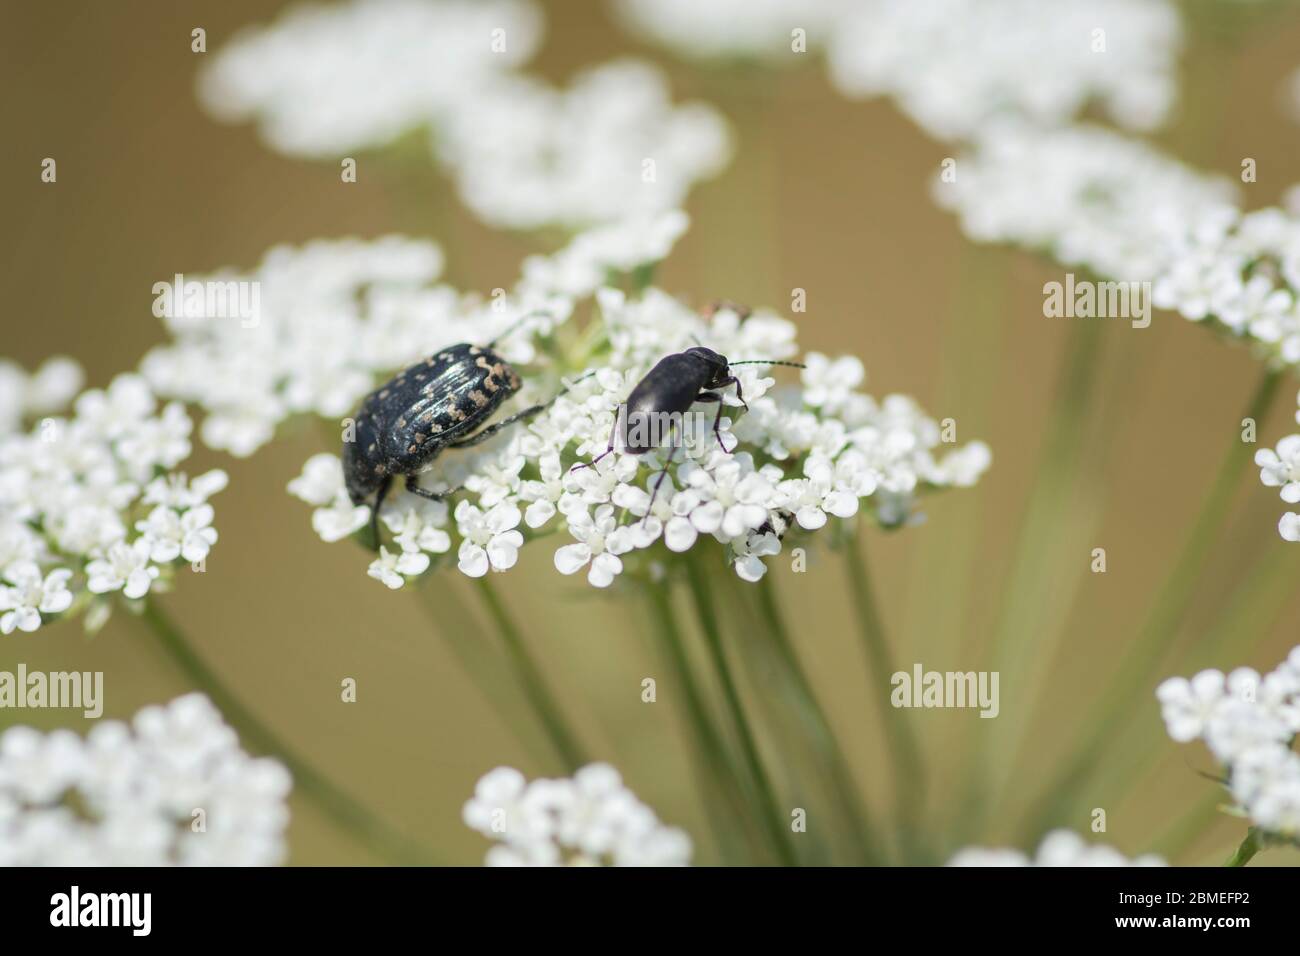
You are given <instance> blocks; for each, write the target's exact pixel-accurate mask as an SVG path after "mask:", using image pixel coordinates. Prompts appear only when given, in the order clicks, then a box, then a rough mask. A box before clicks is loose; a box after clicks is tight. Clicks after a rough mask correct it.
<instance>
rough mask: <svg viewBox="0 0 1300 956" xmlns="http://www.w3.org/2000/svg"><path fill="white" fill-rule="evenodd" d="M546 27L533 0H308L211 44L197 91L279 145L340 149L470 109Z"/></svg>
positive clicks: (221, 112) (314, 152) (212, 106)
mask: <svg viewBox="0 0 1300 956" xmlns="http://www.w3.org/2000/svg"><path fill="white" fill-rule="evenodd" d="M541 36H542V15H541V11H540V9H539V8H538V6H537V5H536V4H535V3H532V2H531V0H351V2H345V3H339V4H328V5H327V4H316V3H313V4H300V5H298V6H295V7H291V8H290V9H289V10H288V11H286V12H285V13H284V14H283V15H282V16H281V17H280V18H279V19H278V20H277V21H276V22H275V24H274V25H272V26H267V27H257V28H252V29H246V30H244V31H243V32H241V33H239V34H237V35H236V36H235V37H234V38H233V39H232V40H231V41H230V42H229V43H228V44H226V45H225V46H223V47H222V48H221V49H220V50H218V51H215V52H214V53H212V54H211V55H210V56H209V57H208V58H207V61H208V62H207V63H206V65H205V68H204V69H203V70H202V71H201V72H200V74H199V94H200V99H201V101H202V102H203V104H204V106H205V107H207V109H208V110H209V112H211V113H212V114H213V115H214V116H216V117H218V118H220V119H223V120H227V121H232V122H233V121H244V120H250V119H256V120H257V121H258V123H259V125H260V128H261V133H262V136H263V137H264V138H265V139H266V141H267V142H268V143H269V144H270V145H271V146H272V148H274V149H276V150H279V151H281V152H285V153H290V154H294V155H301V156H311V157H320V158H329V159H337V158H338V157H340V156H342V155H345V154H347V153H348V152H349V151H351V150H355V149H364V148H367V147H375V146H382V145H384V144H386V143H388V142H390V141H391V140H393V139H395V138H396V137H398V136H400V135H401V134H402V133H405V132H407V131H408V130H411V129H413V128H416V127H424V126H428V125H431V124H435V123H437V122H439V121H440V120H441V119H442V118H444V117H445V116H446V115H447V114H448V113H449V112H451V111H455V110H459V109H463V108H465V106H466V101H467V100H472V99H473V97H474V94H475V91H476V90H478V89H481V88H482V87H483V86H484V85H485V84H487V83H488V82H489V81H490V80H491V78H492V77H494V76H496V75H498V74H501V73H504V72H508V71H511V70H513V69H515V68H517V67H519V66H521V65H522V64H524V63H526V62H527V61H528V60H529V59H531V58H532V55H533V53H534V52H535V51H536V49H537V47H538V46H539V45H540V43H541Z"/></svg>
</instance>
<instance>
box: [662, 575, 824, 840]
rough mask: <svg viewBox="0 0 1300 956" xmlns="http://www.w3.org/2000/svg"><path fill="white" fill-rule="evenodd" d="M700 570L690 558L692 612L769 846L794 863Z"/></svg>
mask: <svg viewBox="0 0 1300 956" xmlns="http://www.w3.org/2000/svg"><path fill="white" fill-rule="evenodd" d="M702 572H703V568H702V566H701V563H700V562H699V561H698V560H693V561H692V567H691V569H690V573H688V574H687V576H686V579H687V581H688V582H689V584H690V592H691V598H692V600H693V601H694V604H695V614H696V617H697V618H698V619H699V622H700V630H701V632H702V633H703V635H704V644H705V648H706V649H707V651H708V654H709V659H710V661H711V663H712V664H713V669H714V671H715V673H716V674H717V678H718V683H719V685H720V686H721V688H722V695H723V700H724V701H725V703H726V706H727V710H728V712H729V713H730V715H731V720H732V723H733V724H735V729H736V734H737V737H738V739H739V741H740V749H741V754H742V755H743V757H744V761H745V764H746V766H747V767H748V770H749V775H750V777H751V778H752V781H753V784H754V788H755V791H756V793H757V795H758V800H759V803H760V812H761V813H762V815H763V820H764V823H765V826H766V828H767V830H768V835H769V837H770V839H771V841H772V849H773V851H774V852H775V853H776V856H777V859H779V860H780V861H781V863H782V864H783V865H785V866H797V865H798V863H799V860H798V857H797V856H796V855H795V851H794V846H793V844H792V843H791V838H790V837H791V834H790V831H789V830H788V829H787V828H786V822H785V821H786V817H785V815H784V814H783V813H782V812H781V809H780V804H779V803H778V802H777V798H776V789H775V788H774V787H773V786H772V781H771V778H770V777H769V776H768V774H767V770H766V769H765V768H764V766H763V759H762V756H761V755H760V753H759V750H758V742H757V741H756V740H755V738H754V733H753V731H752V730H751V729H750V725H749V718H748V717H746V716H745V709H744V707H743V706H742V705H741V702H740V690H739V688H738V687H737V685H736V680H735V677H734V676H733V674H732V671H731V665H730V664H729V663H728V662H727V655H726V651H724V650H723V647H722V636H721V634H720V633H719V631H718V621H717V616H716V615H715V614H714V611H713V605H712V604H711V603H710V602H711V595H710V594H709V593H708V592H707V591H706V590H705V587H704V580H705V575H704V574H703V573H702Z"/></svg>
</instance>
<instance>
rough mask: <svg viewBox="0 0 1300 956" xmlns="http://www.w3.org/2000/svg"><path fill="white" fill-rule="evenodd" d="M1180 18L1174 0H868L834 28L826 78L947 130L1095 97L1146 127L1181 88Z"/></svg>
mask: <svg viewBox="0 0 1300 956" xmlns="http://www.w3.org/2000/svg"><path fill="white" fill-rule="evenodd" d="M1180 39H1181V29H1180V24H1179V20H1178V14H1177V10H1176V9H1175V7H1174V5H1173V4H1172V3H1169V2H1168V0H1064V2H1057V3H1052V4H1043V3H1038V2H1037V0H931V2H927V3H913V2H911V0H866V2H862V3H849V4H845V5H844V14H843V15H842V16H840V17H839V18H838V19H837V21H836V23H835V25H834V29H833V30H832V31H831V34H830V45H829V51H828V56H829V62H830V73H831V80H832V82H833V83H834V85H835V86H836V88H837V89H839V90H840V91H841V92H842V93H844V94H845V95H848V96H877V95H888V96H890V97H891V98H892V99H893V100H894V101H895V102H896V103H897V104H898V106H899V108H900V109H902V110H903V112H905V113H906V114H908V115H909V116H910V117H911V118H912V119H913V120H915V121H916V122H917V123H918V124H919V125H920V126H921V127H922V128H924V129H925V130H927V131H928V132H930V133H931V134H932V135H934V136H937V137H938V138H940V139H965V138H967V137H970V136H972V135H974V134H975V133H977V132H978V131H980V130H982V129H984V128H985V127H986V126H987V124H988V123H989V122H990V121H992V120H995V119H997V118H999V117H1006V116H1012V117H1021V118H1023V119H1025V120H1028V121H1030V122H1033V123H1035V124H1037V125H1040V126H1055V125H1060V124H1063V123H1068V122H1069V121H1071V120H1072V119H1073V118H1074V117H1076V116H1077V115H1078V114H1079V113H1081V112H1082V111H1083V109H1084V108H1085V107H1086V106H1088V105H1089V104H1091V103H1097V104H1099V105H1101V106H1102V107H1103V108H1104V109H1105V111H1106V113H1107V114H1108V115H1109V116H1110V117H1111V118H1112V119H1114V120H1115V121H1116V122H1118V123H1119V124H1120V125H1122V126H1126V127H1130V128H1133V129H1150V128H1152V127H1154V126H1157V125H1159V123H1160V122H1161V121H1162V120H1163V119H1164V118H1165V116H1166V115H1167V114H1168V112H1169V109H1170V106H1171V104H1172V103H1173V100H1174V95H1175V89H1176V85H1175V71H1176V66H1177V55H1178V50H1179V46H1180Z"/></svg>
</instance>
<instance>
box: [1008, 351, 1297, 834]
mask: <svg viewBox="0 0 1300 956" xmlns="http://www.w3.org/2000/svg"><path fill="white" fill-rule="evenodd" d="M1280 381H1281V375H1280V373H1279V372H1277V371H1275V370H1271V369H1265V371H1264V372H1263V374H1262V376H1261V378H1260V380H1259V382H1258V384H1257V385H1256V387H1255V390H1254V392H1253V394H1252V395H1251V398H1250V402H1249V404H1248V405H1247V407H1246V410H1245V413H1244V416H1243V417H1249V418H1253V419H1254V420H1255V421H1257V422H1258V421H1262V420H1263V419H1264V418H1265V416H1266V414H1267V412H1268V409H1269V406H1270V404H1271V403H1272V400H1273V397H1274V395H1275V394H1276V392H1277V386H1278V384H1279V382H1280ZM1251 460H1252V456H1251V455H1250V454H1249V448H1248V447H1243V446H1242V444H1241V442H1240V441H1239V440H1238V439H1237V438H1236V437H1235V436H1234V437H1233V439H1232V443H1231V444H1230V446H1229V447H1228V450H1227V452H1226V453H1225V454H1224V456H1223V458H1222V460H1221V462H1220V464H1219V468H1218V471H1217V472H1216V474H1215V478H1214V483H1213V485H1212V486H1211V488H1210V493H1209V496H1208V497H1207V498H1206V499H1205V504H1204V505H1203V506H1202V508H1201V512H1200V514H1199V515H1198V516H1197V518H1196V521H1195V523H1194V524H1193V526H1192V530H1191V533H1190V534H1189V535H1188V537H1187V541H1186V543H1185V545H1184V546H1183V548H1182V550H1181V552H1180V554H1179V558H1178V561H1177V563H1176V564H1175V565H1174V569H1173V571H1172V572H1171V573H1170V575H1169V577H1168V578H1167V579H1166V581H1165V583H1164V586H1163V587H1162V588H1161V589H1160V593H1159V596H1158V597H1157V599H1156V601H1155V603H1154V604H1153V606H1152V609H1151V611H1150V612H1149V614H1148V616H1147V619H1146V621H1145V623H1144V625H1143V627H1142V629H1141V631H1140V632H1139V634H1138V637H1137V639H1136V640H1135V641H1133V642H1132V643H1131V644H1130V648H1131V649H1130V651H1129V653H1128V654H1127V655H1126V657H1125V659H1124V665H1123V669H1122V670H1121V671H1120V672H1119V674H1117V675H1116V677H1115V678H1114V679H1113V680H1112V681H1111V682H1110V683H1109V685H1108V686H1107V689H1106V691H1105V693H1104V694H1103V695H1102V697H1101V698H1100V699H1099V700H1098V702H1097V704H1096V706H1095V707H1094V708H1093V710H1092V713H1091V714H1090V716H1089V719H1088V720H1087V721H1085V723H1084V726H1085V727H1087V728H1090V729H1089V730H1087V731H1086V732H1085V733H1086V736H1085V738H1084V740H1083V741H1082V743H1081V745H1080V746H1078V747H1076V748H1073V749H1072V750H1071V751H1069V752H1071V753H1073V754H1074V756H1073V757H1072V758H1071V760H1070V761H1069V763H1068V764H1067V765H1066V768H1065V770H1064V771H1063V772H1061V773H1060V774H1059V775H1058V776H1057V778H1056V779H1055V781H1054V782H1053V784H1052V785H1051V786H1049V787H1048V788H1047V790H1046V791H1045V792H1044V794H1043V796H1042V797H1041V798H1040V800H1039V801H1038V802H1037V803H1036V805H1035V809H1034V810H1033V812H1031V813H1030V814H1028V815H1027V816H1026V819H1027V820H1028V821H1029V827H1030V830H1029V832H1028V833H1027V834H1026V835H1027V836H1028V837H1029V838H1031V839H1032V838H1033V837H1035V836H1037V835H1038V834H1039V833H1041V832H1043V831H1044V830H1046V829H1048V828H1050V827H1051V826H1052V825H1053V822H1054V821H1056V820H1058V819H1060V818H1061V817H1062V816H1063V815H1064V814H1065V813H1067V812H1068V807H1069V805H1070V803H1071V801H1072V800H1073V798H1074V796H1075V795H1076V794H1077V793H1078V791H1079V789H1080V787H1081V785H1082V783H1083V782H1084V781H1085V780H1086V779H1087V778H1088V777H1089V776H1090V775H1091V774H1092V772H1093V771H1094V770H1095V768H1096V767H1097V766H1098V765H1099V764H1100V763H1101V762H1102V756H1103V752H1104V751H1105V749H1106V748H1107V747H1108V746H1109V745H1110V743H1111V742H1112V741H1113V740H1115V739H1118V737H1119V735H1120V732H1121V731H1122V729H1123V728H1124V726H1125V725H1126V724H1127V723H1128V721H1129V720H1130V718H1131V715H1132V713H1133V710H1134V708H1135V707H1139V706H1141V705H1142V704H1143V703H1146V702H1148V701H1149V695H1147V694H1145V693H1144V690H1146V686H1145V685H1146V684H1147V683H1148V682H1149V680H1150V678H1151V675H1152V673H1153V672H1154V671H1155V669H1156V668H1157V667H1158V666H1159V664H1160V662H1161V661H1162V660H1163V659H1164V656H1165V654H1166V653H1167V652H1168V650H1169V647H1170V645H1171V644H1172V643H1173V641H1174V639H1175V638H1176V637H1177V635H1178V630H1179V625H1180V624H1181V623H1182V621H1183V618H1184V617H1185V615H1186V613H1187V610H1188V606H1189V604H1190V603H1191V600H1192V598H1193V597H1194V596H1195V595H1196V586H1197V582H1198V581H1199V580H1200V578H1201V574H1202V573H1203V571H1204V570H1205V566H1206V564H1207V563H1208V560H1209V558H1210V555H1211V550H1212V548H1213V546H1214V542H1215V541H1216V540H1217V539H1218V536H1219V534H1220V531H1221V530H1222V526H1223V524H1224V523H1225V521H1226V520H1227V517H1228V514H1229V511H1230V506H1231V504H1232V494H1233V491H1234V490H1235V489H1236V486H1237V484H1238V481H1239V480H1240V478H1241V475H1242V472H1243V471H1244V470H1245V469H1246V467H1247V466H1248V465H1249V464H1250V462H1251Z"/></svg>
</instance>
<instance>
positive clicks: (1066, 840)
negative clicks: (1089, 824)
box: [948, 830, 1166, 866]
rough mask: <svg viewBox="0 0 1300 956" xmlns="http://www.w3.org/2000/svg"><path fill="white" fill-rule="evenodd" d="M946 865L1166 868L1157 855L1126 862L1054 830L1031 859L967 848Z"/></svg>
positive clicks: (1104, 848)
mask: <svg viewBox="0 0 1300 956" xmlns="http://www.w3.org/2000/svg"><path fill="white" fill-rule="evenodd" d="M948 865H949V866H1165V865H1166V864H1165V861H1164V860H1162V859H1161V858H1160V857H1158V856H1150V855H1148V856H1139V857H1136V858H1135V859H1132V860H1130V859H1128V858H1127V857H1126V856H1124V854H1122V853H1120V852H1119V851H1118V850H1115V849H1112V848H1111V847H1108V846H1100V845H1096V844H1094V845H1089V844H1087V843H1085V842H1084V840H1083V838H1082V837H1080V836H1079V835H1078V834H1077V833H1075V832H1073V831H1072V830H1053V831H1052V832H1051V833H1049V834H1047V836H1045V837H1043V842H1042V843H1040V844H1039V845H1038V852H1037V853H1036V854H1035V856H1034V858H1033V859H1032V860H1031V859H1030V858H1029V857H1027V856H1026V855H1025V854H1023V853H1021V852H1020V851H1018V850H1006V849H998V850H990V849H983V848H981V847H970V848H968V849H965V850H961V851H959V852H958V853H957V854H956V855H955V856H953V858H952V859H951V860H949V861H948Z"/></svg>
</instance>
